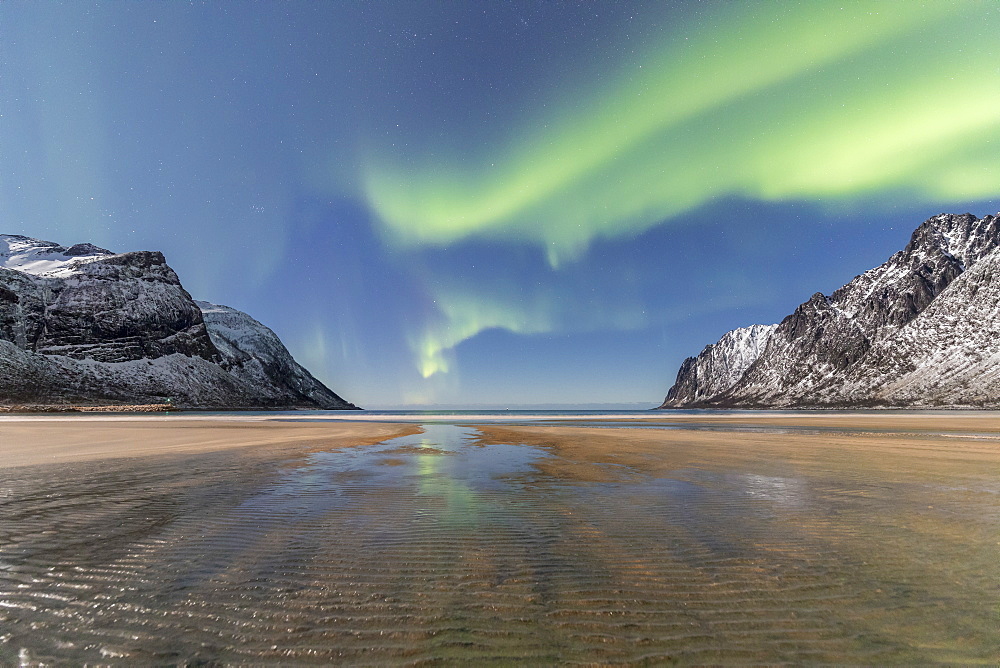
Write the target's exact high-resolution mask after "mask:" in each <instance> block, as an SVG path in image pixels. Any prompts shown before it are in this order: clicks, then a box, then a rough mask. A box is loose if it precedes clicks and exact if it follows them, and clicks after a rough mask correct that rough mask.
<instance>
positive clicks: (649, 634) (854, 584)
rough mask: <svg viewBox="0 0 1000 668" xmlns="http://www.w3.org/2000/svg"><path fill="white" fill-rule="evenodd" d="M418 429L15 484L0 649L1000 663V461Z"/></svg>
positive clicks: (109, 467) (31, 474) (273, 659)
mask: <svg viewBox="0 0 1000 668" xmlns="http://www.w3.org/2000/svg"><path fill="white" fill-rule="evenodd" d="M496 413H498V415H497V416H496V419H495V420H494V421H493V422H494V423H507V422H511V421H512V422H535V421H537V420H542V421H548V420H554V419H558V420H581V421H582V422H584V423H587V422H588V421H590V420H593V419H595V418H594V416H595V413H593V412H587V413H585V414H574V413H568V412H566V411H559V412H553V413H552V414H550V413H547V412H546V413H542V414H532V415H531V416H526V415H523V414H522V415H517V416H510V415H509V414H508V412H496ZM600 414H602V415H608V412H601V413H600ZM241 415H242V416H243V417H244V418H246V417H253V416H248V415H246V414H241ZM341 415H343V416H344V417H343V418H340V417H339V416H338V417H337V419H349V418H355V419H357V418H359V417H361V418H365V419H387V420H393V419H398V418H399V417H400V415H399V414H398V413H392V412H368V413H366V414H364V415H358V414H357V413H351V414H346V413H344V414H341ZM490 415H492V413H491V414H490ZM632 415H635V414H634V413H629V414H628V416H632ZM628 416H626V415H625V414H612V415H610V416H609V417H611V418H615V419H621V420H623V421H627V417H628ZM640 416H641V417H643V418H649V417H656V414H650V413H642V414H640ZM262 417H267V418H272V419H273V418H275V417H276V418H278V419H290V418H291V419H328V417H327V414H322V415H309V414H295V415H289V414H287V413H278V414H262ZM508 418H512V419H511V420H508ZM166 419H169V417H168V418H166ZM420 419H421V420H422V421H423V422H424V429H425V432H424V433H423V434H419V435H412V436H404V437H400V438H395V439H391V440H388V441H385V442H383V443H380V444H377V445H374V446H363V447H357V448H347V449H340V450H331V451H320V452H316V453H314V454H311V455H309V456H308V457H307V458H306V459H305V460H304V461H273V460H269V459H267V458H266V457H251V456H242V455H240V454H234V453H231V452H230V453H210V454H206V455H198V456H186V457H158V458H149V459H145V460H144V459H136V460H116V461H104V462H94V463H85V464H75V465H72V466H70V465H65V466H56V465H46V466H35V467H24V468H20V469H8V470H3V471H2V474H3V479H2V482H0V662H3V663H17V662H22V663H32V662H55V663H60V662H69V663H84V662H91V663H95V662H96V663H101V662H110V663H125V664H164V663H169V664H177V663H198V662H207V663H212V662H220V663H273V664H277V663H315V664H329V663H346V664H370V665H424V664H432V665H433V664H449V663H463V664H468V663H482V662H497V663H505V664H519V663H534V664H538V663H559V662H571V663H581V662H582V663H591V662H597V663H601V662H604V663H642V662H648V663H653V664H663V663H672V662H679V663H696V664H705V663H780V662H792V663H803V662H827V663H851V664H884V663H913V662H928V661H939V662H945V663H963V662H992V661H995V660H996V659H997V657H1000V630H998V626H1000V566H998V564H1000V483H998V478H997V476H996V473H997V471H996V469H990V468H988V467H990V466H992V464H993V463H995V459H993V460H990V459H988V458H987V459H985V460H982V461H978V460H977V459H976V457H979V455H976V457H971V459H969V461H965V460H964V459H962V457H957V458H956V457H950V458H945V459H943V460H942V461H941V462H940V463H935V462H930V463H928V461H926V457H925V455H924V454H921V453H924V449H922V446H921V448H917V449H916V450H915V454H913V455H912V456H910V455H905V456H903V457H901V458H900V459H899V460H898V462H897V465H896V466H895V467H894V468H892V469H889V470H890V471H891V472H890V473H887V469H884V468H879V467H878V466H876V465H873V464H872V463H870V462H867V461H866V460H863V459H859V458H857V457H852V456H842V455H839V454H838V453H837V452H836V451H834V450H824V447H823V444H822V443H818V444H813V445H812V446H810V445H808V442H806V441H804V442H806V445H807V450H806V451H804V454H796V455H795V456H788V457H785V458H784V459H782V458H780V457H775V456H773V455H770V454H768V455H767V456H761V457H760V458H759V459H755V458H754V457H753V456H752V453H750V454H749V455H748V454H746V453H745V452H744V449H745V448H744V446H743V445H742V441H740V439H741V438H743V437H744V436H746V434H742V435H741V433H739V432H731V433H726V432H720V433H718V434H717V435H714V436H711V437H712V438H716V439H719V440H718V443H719V445H718V447H719V448H720V450H719V452H720V453H735V454H734V455H732V456H733V457H742V458H744V459H741V460H740V461H742V462H743V463H741V464H739V465H735V464H730V463H728V462H729V461H730V460H729V459H726V458H725V457H722V455H721V454H720V456H719V458H718V459H716V460H714V463H713V461H712V460H710V458H702V459H701V460H699V459H698V457H699V456H700V455H699V454H698V451H697V449H695V450H692V452H693V454H685V455H684V457H687V459H683V458H678V459H677V461H678V462H681V464H678V468H676V469H671V468H670V465H664V463H663V462H664V461H667V462H669V461H673V459H671V457H678V455H677V454H676V453H675V452H673V451H672V450H671V449H670V448H673V447H679V446H668V445H664V446H662V449H658V448H659V446H642V447H641V448H638V449H635V448H633V450H632V451H630V452H632V456H631V458H629V459H627V460H625V461H624V463H620V464H619V463H615V460H614V459H613V458H611V457H610V455H609V457H607V458H601V460H600V461H582V460H579V459H578V458H577V459H575V460H573V461H570V459H572V458H571V457H570V456H569V455H565V456H563V455H561V454H560V452H561V451H559V450H556V449H553V448H550V447H547V446H545V445H539V444H536V445H526V444H522V443H519V442H516V441H512V442H509V443H496V442H491V443H490V444H485V443H484V441H482V440H481V439H480V433H479V431H478V430H477V429H475V428H473V427H469V426H461V424H459V423H465V422H467V421H469V420H470V419H474V420H475V421H479V422H482V421H483V420H485V419H486V417H484V413H483V412H481V411H476V412H474V413H472V414H469V415H465V414H456V413H455V412H448V413H447V414H432V415H426V414H425V415H423V416H422V417H421V418H420ZM609 434H610V432H609ZM766 436H767V434H763V435H762V434H756V437H758V438H761V437H766ZM791 436H794V434H791ZM788 437H790V435H789V433H787V432H786V433H784V434H783V435H782V438H788ZM802 438H803V439H808V438H810V436H809V435H808V434H804V435H803V436H802ZM607 439H608V440H607V450H608V452H609V453H611V454H614V452H615V451H616V449H617V450H621V451H622V452H624V446H623V445H622V443H621V442H619V441H616V440H615V439H614V438H613V437H612V436H610V435H609V436H608V437H607ZM630 447H631V446H630ZM713 447H715V446H713ZM747 447H749V446H747ZM796 452H797V451H794V450H789V453H792V454H795V453H796ZM903 452H904V454H905V452H907V451H903ZM976 452H980V451H976ZM729 456H730V454H726V457H729ZM746 457H749V459H745V458H746ZM980 459H981V458H980ZM644 461H648V465H647V464H644V463H643V462H644ZM699 461H701V462H702V463H697V462H699ZM873 461H877V460H873ZM747 462H749V463H747Z"/></svg>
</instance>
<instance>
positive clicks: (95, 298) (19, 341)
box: [0, 235, 355, 409]
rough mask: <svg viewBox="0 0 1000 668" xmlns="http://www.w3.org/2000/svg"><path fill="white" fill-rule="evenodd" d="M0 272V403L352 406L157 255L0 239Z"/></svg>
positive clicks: (269, 335)
mask: <svg viewBox="0 0 1000 668" xmlns="http://www.w3.org/2000/svg"><path fill="white" fill-rule="evenodd" d="M0 264H2V265H3V266H2V267H0V400H2V401H4V402H6V403H29V402H30V403H65V402H74V403H95V402H110V403H122V402H124V403H132V404H135V403H157V402H164V401H168V400H169V401H171V402H173V403H175V404H177V405H179V406H189V407H199V408H249V407H262V408H289V407H303V408H325V409H332V408H355V406H354V405H353V404H350V403H348V402H346V401H344V400H343V399H341V398H340V397H339V396H337V395H336V394H335V393H333V392H332V391H330V390H329V389H328V388H327V387H325V386H324V385H323V384H322V383H320V382H319V381H318V380H316V379H315V378H313V376H312V375H310V374H309V372H308V371H306V370H305V369H303V368H302V367H301V366H299V365H298V364H297V363H296V362H295V361H294V360H293V359H292V357H291V355H290V354H289V353H288V351H287V350H286V349H285V347H284V345H282V343H281V341H280V340H278V337H277V336H275V334H274V333H273V332H272V331H271V330H269V329H267V328H266V327H264V326H263V325H261V324H260V323H259V322H257V321H256V320H253V319H252V318H250V316H247V315H246V314H244V313H240V312H239V311H236V310H234V309H228V308H227V307H216V306H213V305H210V304H207V303H205V302H203V303H201V304H199V303H196V302H195V301H194V300H193V299H192V298H191V295H189V294H188V293H187V291H186V290H185V289H184V288H183V286H182V285H181V282H180V280H179V279H178V277H177V274H176V273H174V271H173V269H171V268H170V267H169V266H168V265H167V263H166V261H165V260H164V258H163V255H162V254H161V253H158V252H147V251H138V252H131V253H121V254H114V253H111V252H110V251H107V250H105V249H103V248H98V247H97V246H94V245H92V244H76V245H75V246H71V247H69V248H65V247H63V246H59V245H58V244H54V243H51V242H45V241H38V240H35V239H31V238H29V237H23V236H20V235H0ZM203 307H204V309H205V311H206V312H207V313H208V314H209V315H208V316H206V314H205V313H203ZM220 311H224V312H225V314H226V315H225V317H220V316H219V315H218V314H219V312H220ZM233 323H238V327H235V326H234V325H233ZM213 326H215V327H216V328H217V331H214V332H213V331H212V327H213ZM234 327H235V329H234ZM236 329H238V330H239V336H235V335H234V331H236ZM217 342H218V345H217ZM220 348H221V349H220Z"/></svg>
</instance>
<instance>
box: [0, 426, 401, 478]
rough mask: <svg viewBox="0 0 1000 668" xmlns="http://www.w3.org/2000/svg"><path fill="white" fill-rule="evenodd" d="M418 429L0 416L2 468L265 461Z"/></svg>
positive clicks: (360, 442) (381, 438)
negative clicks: (222, 454) (230, 456)
mask: <svg viewBox="0 0 1000 668" xmlns="http://www.w3.org/2000/svg"><path fill="white" fill-rule="evenodd" d="M237 416H238V414H237ZM418 431H419V428H418V427H417V426H415V425H413V424H406V425H397V424H385V423H374V424H358V423H351V422H336V423H323V424H317V423H311V422H306V423H303V422H280V421H262V420H240V419H239V417H236V418H227V419H224V420H220V419H213V418H210V417H198V416H194V417H188V416H165V417H160V416H144V415H138V416H128V417H103V416H102V417H98V416H78V415H77V416H74V415H59V416H20V417H12V418H5V417H0V468H10V467H17V466H35V465H38V464H67V463H74V462H77V463H79V462H89V461H95V460H102V459H119V458H125V457H154V456H160V455H196V454H204V453H209V452H217V451H221V450H233V449H254V450H257V449H263V450H264V451H265V452H266V453H267V454H269V455H270V456H274V457H285V456H290V455H294V454H296V453H298V454H306V453H309V452H312V451H315V450H320V449H322V450H326V449H332V448H340V447H347V446H356V445H367V444H371V443H378V442H380V441H383V440H385V439H387V438H394V437H397V436H402V435H404V434H412V433H416V432H418ZM256 454H262V453H260V452H258V453H256Z"/></svg>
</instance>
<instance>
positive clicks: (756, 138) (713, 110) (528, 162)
mask: <svg viewBox="0 0 1000 668" xmlns="http://www.w3.org/2000/svg"><path fill="white" fill-rule="evenodd" d="M984 24H986V25H988V24H992V27H987V28H985V29H984ZM672 30H673V32H672V33H671V34H667V35H663V36H661V38H662V42H661V43H659V44H648V45H647V46H648V47H649V48H648V50H647V52H646V54H645V58H644V59H642V60H637V61H636V62H634V63H629V64H628V65H627V66H624V65H623V66H621V67H620V68H618V69H617V70H615V71H613V72H611V73H610V74H611V76H609V77H606V78H605V79H603V80H602V81H603V82H604V83H602V82H594V83H593V85H592V86H591V87H589V88H584V89H578V90H569V91H567V90H562V89H559V88H558V87H556V88H554V89H553V96H554V99H555V101H556V104H546V105H545V106H544V108H542V107H540V111H539V112H538V113H536V114H535V115H534V121H533V122H531V123H528V124H521V125H517V126H511V127H509V128H508V136H507V140H506V141H494V142H492V143H489V144H486V145H485V146H483V145H482V139H479V140H478V141H477V140H476V138H472V137H470V138H469V142H468V144H469V145H470V146H480V147H481V148H480V149H473V148H469V149H467V150H466V151H465V152H463V153H461V154H459V153H457V152H455V153H448V152H447V150H446V149H445V148H443V147H437V148H435V149H434V150H430V149H427V150H424V148H426V147H424V148H421V144H420V143H419V142H414V143H413V145H412V146H411V147H410V148H408V149H406V148H400V147H398V146H393V147H382V148H377V147H376V148H374V149H373V150H372V151H371V152H370V155H368V156H367V164H366V166H365V169H364V172H363V174H362V180H363V187H364V192H365V196H366V198H367V200H368V204H369V206H370V208H371V209H372V211H374V212H375V214H376V217H377V220H378V223H379V224H380V226H381V228H382V230H383V233H384V237H385V238H386V239H387V240H389V241H390V242H391V243H394V244H396V245H398V246H400V247H403V248H407V247H416V246H424V245H432V246H442V245H447V244H449V243H452V242H455V241H457V240H462V239H465V238H469V237H479V238H484V239H496V240H510V241H516V242H526V243H533V244H537V245H539V246H541V247H542V248H543V249H544V251H545V254H546V256H547V257H548V260H549V263H550V265H551V266H552V267H559V266H560V265H561V264H562V263H564V262H566V261H572V260H575V259H578V258H579V257H580V256H581V255H582V254H583V252H584V251H585V250H586V248H587V247H588V245H589V244H590V243H591V241H593V240H594V239H596V238H600V237H608V238H611V237H620V236H630V235H635V234H638V233H640V232H642V231H644V230H646V229H649V228H650V227H652V226H654V225H658V224H660V223H662V222H664V221H667V220H669V219H671V218H673V217H676V216H678V215H680V214H683V213H684V212H685V211H689V210H691V209H693V208H695V207H698V206H700V205H703V204H705V203H706V202H709V201H711V200H712V199H714V198H718V197H725V196H741V197H747V198H753V199H761V200H773V201H782V200H814V201H816V200H819V201H822V202H825V203H827V204H830V205H843V204H844V203H850V202H851V201H853V200H860V199H865V200H867V201H871V200H872V199H873V198H875V199H878V198H882V199H883V200H885V201H891V200H892V199H893V198H899V197H904V196H905V197H907V198H908V199H909V200H910V201H927V202H932V201H933V202H956V203H961V202H963V201H966V200H969V199H974V198H979V199H982V198H985V197H991V196H996V195H1000V172H998V169H997V164H1000V163H998V159H1000V66H998V62H1000V58H998V57H997V54H996V53H995V51H996V47H995V46H994V43H995V42H994V41H993V40H971V39H968V38H967V37H966V35H970V34H979V35H989V34H1000V11H998V10H997V8H996V7H994V6H990V5H988V4H985V3H976V2H968V3H963V2H928V3H887V2H847V3H844V2H838V3H830V2H809V3H801V4H797V5H795V6H790V5H789V4H788V3H783V2H779V3H723V4H720V5H718V6H717V13H716V15H714V16H712V17H710V20H705V17H702V19H701V20H699V23H698V25H697V26H684V25H680V26H677V25H675V26H673V28H672ZM375 146H377V144H376V145H375ZM466 293H467V294H464V295H461V296H458V295H455V294H444V293H441V292H440V291H435V293H434V294H435V297H436V298H437V303H438V305H439V307H440V309H441V316H442V317H441V319H440V320H439V321H438V322H437V324H435V325H432V326H429V327H427V328H425V329H424V331H423V332H422V333H420V334H418V335H415V336H414V337H412V339H411V346H412V347H413V349H414V351H415V353H416V355H417V357H418V359H419V362H418V365H419V367H420V370H421V373H422V375H423V376H424V377H428V376H430V375H433V374H435V373H438V372H446V371H448V370H449V366H450V361H449V360H450V351H451V349H453V348H454V347H455V346H456V345H457V344H458V343H460V342H461V341H463V340H466V339H468V338H471V337H472V336H475V335H476V334H477V333H478V332H481V331H483V330H484V329H487V328H492V327H502V328H506V329H509V330H511V331H514V332H521V333H532V332H545V331H552V328H553V327H554V325H553V317H552V314H551V311H548V310H546V308H542V307H539V306H538V305H534V306H532V307H531V308H525V307H524V305H523V304H512V303H507V304H503V305H499V303H498V301H497V300H496V298H495V296H493V295H490V294H488V293H487V292H484V291H482V290H480V291H479V293H478V294H476V293H475V290H474V288H472V287H470V288H469V289H468V290H466Z"/></svg>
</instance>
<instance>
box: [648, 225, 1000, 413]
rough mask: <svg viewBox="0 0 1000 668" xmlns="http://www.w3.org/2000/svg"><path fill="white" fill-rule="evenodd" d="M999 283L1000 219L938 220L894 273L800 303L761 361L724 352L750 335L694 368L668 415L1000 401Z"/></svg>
mask: <svg viewBox="0 0 1000 668" xmlns="http://www.w3.org/2000/svg"><path fill="white" fill-rule="evenodd" d="M994 277H997V278H1000V216H985V217H983V218H977V217H976V216H974V215H972V214H969V213H965V214H947V213H945V214H940V215H937V216H934V217H932V218H929V219H928V220H926V221H925V222H923V223H922V224H921V225H920V226H918V227H917V229H916V230H915V231H914V232H913V235H912V236H911V238H910V242H909V243H908V244H907V246H906V247H905V248H904V249H903V250H902V251H900V252H898V253H896V254H894V255H893V256H892V257H890V258H889V259H888V260H887V261H886V262H885V263H883V264H882V265H880V266H878V267H875V268H874V269H870V270H868V271H866V272H864V273H863V274H861V275H859V276H857V277H855V278H854V280H852V281H851V282H849V283H848V284H847V285H844V286H843V287H841V288H839V289H837V290H836V291H834V293H833V294H832V295H830V296H829V297H826V296H824V295H823V294H822V293H815V294H814V295H813V296H812V297H811V298H809V299H808V300H807V301H806V302H804V303H803V304H801V305H799V306H798V307H797V308H796V309H795V310H794V312H793V313H792V314H791V315H789V316H788V317H786V318H785V319H784V320H782V321H781V323H780V324H779V325H778V326H777V327H776V328H775V329H774V330H773V332H772V333H771V334H770V335H769V336H768V337H767V341H766V345H763V346H759V347H757V348H756V350H757V351H758V354H757V355H756V356H755V357H754V358H753V359H752V360H750V361H749V363H748V361H747V352H748V351H747V350H746V349H744V350H740V351H738V352H735V351H734V352H732V353H730V352H729V350H728V349H727V346H726V345H723V344H724V342H726V341H727V340H728V339H729V338H731V336H732V335H733V334H735V333H737V332H740V331H742V330H734V331H733V332H730V333H729V334H726V335H725V336H723V337H722V339H720V341H719V343H718V344H713V345H710V346H707V347H706V348H705V350H703V351H702V352H701V354H699V355H698V357H696V358H688V359H687V360H685V361H684V363H683V364H682V366H681V369H680V371H679V372H678V376H677V381H676V383H675V384H674V386H673V387H672V388H671V389H670V391H669V392H668V394H667V398H666V400H665V401H664V404H663V406H662V407H663V408H668V407H669V408H682V407H689V406H719V407H747V408H752V407H760V408H762V407H790V406H803V407H804V406H817V407H818V406H825V407H858V406H925V405H935V406H936V405H959V404H960V405H973V406H995V405H998V402H1000V399H998V397H1000V368H997V365H995V364H993V365H992V366H991V364H992V360H993V349H994V345H995V341H996V340H997V338H1000V285H998V284H997V281H996V279H994ZM960 328H961V329H963V331H965V330H968V331H967V332H965V333H964V334H963V335H962V336H956V335H955V332H956V331H958V329H960ZM737 368H738V369H742V370H743V371H742V372H741V373H740V374H739V375H738V377H736V378H733V377H732V374H726V373H718V372H714V373H712V374H708V375H707V376H706V373H705V372H706V370H711V369H730V370H731V369H737ZM933 378H938V379H939V380H940V382H938V381H935V382H934V383H931V382H930V381H928V380H927V379H933ZM914 387H920V388H922V389H921V391H920V392H916V391H914V390H913V388H914Z"/></svg>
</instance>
